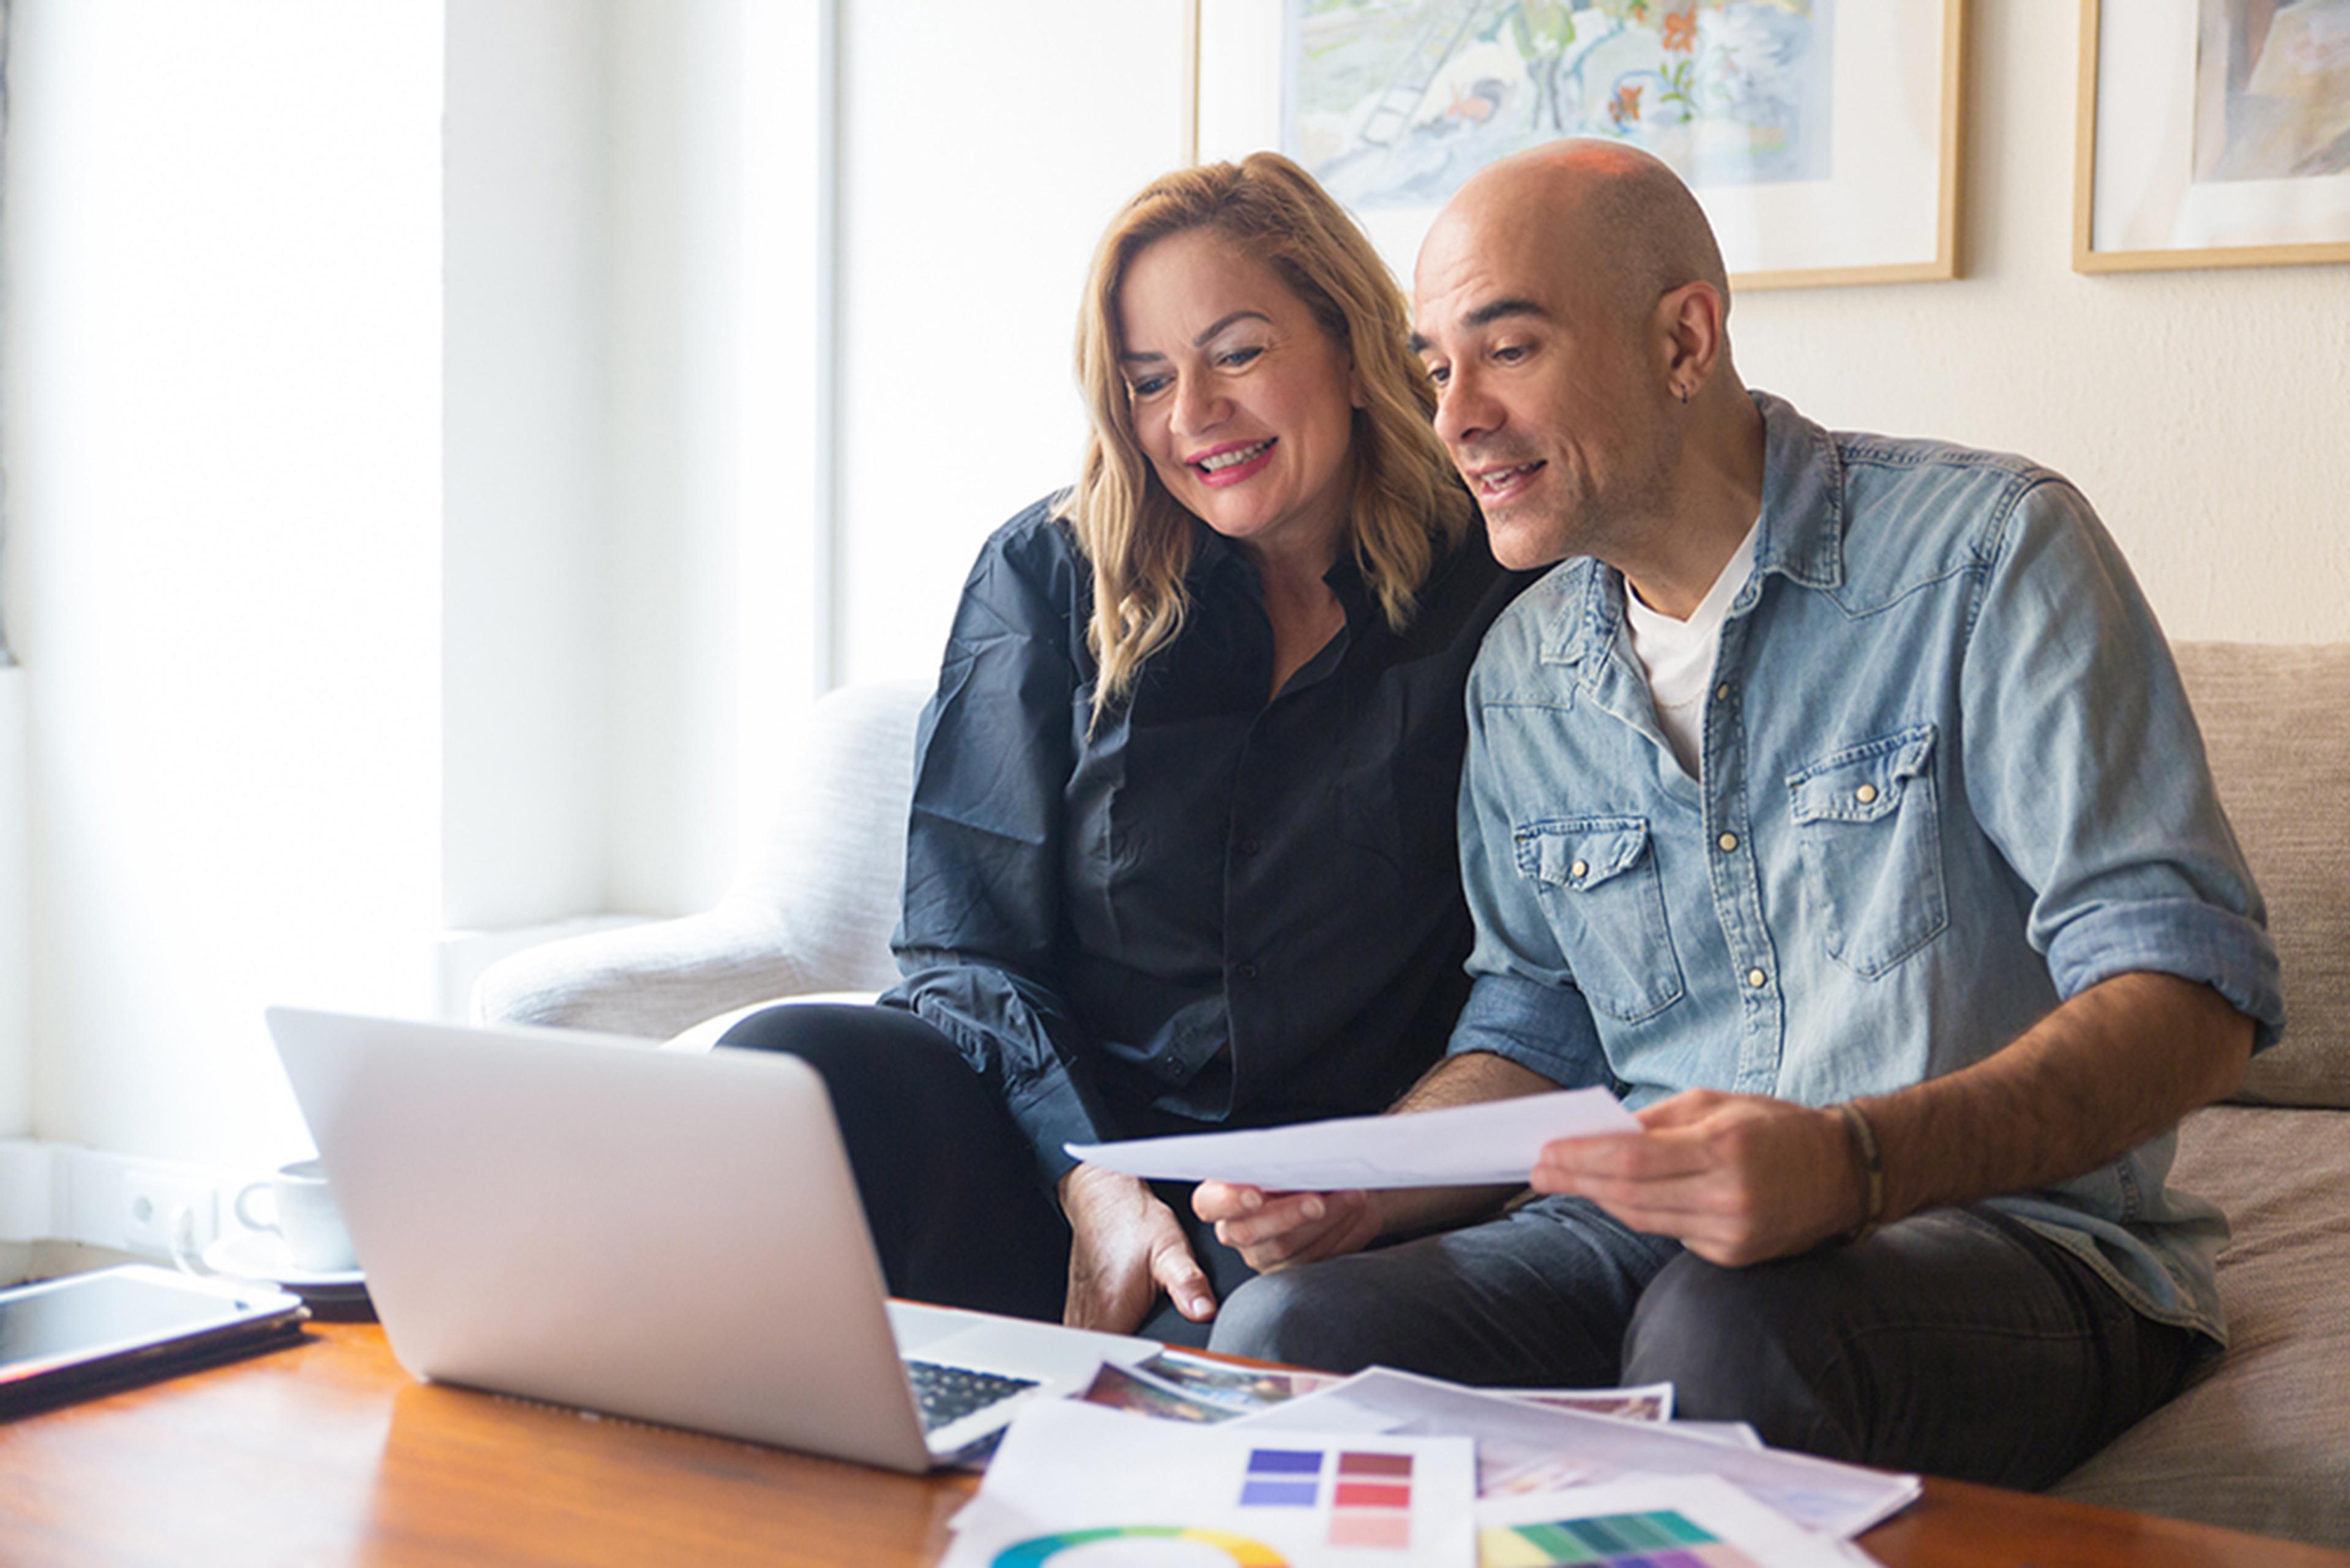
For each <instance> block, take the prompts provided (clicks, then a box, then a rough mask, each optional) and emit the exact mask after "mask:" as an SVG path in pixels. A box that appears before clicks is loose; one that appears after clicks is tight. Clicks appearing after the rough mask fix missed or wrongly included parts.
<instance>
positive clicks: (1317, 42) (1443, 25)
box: [1284, 0, 1835, 209]
mask: <svg viewBox="0 0 2350 1568" xmlns="http://www.w3.org/2000/svg"><path fill="white" fill-rule="evenodd" d="M1833 9H1834V0H1599V3H1597V4H1587V5H1575V4H1572V3H1571V0H1288V16H1287V27H1288V34H1287V38H1286V44H1287V47H1286V49H1285V51H1284V52H1285V57H1286V58H1287V59H1288V60H1289V61H1290V63H1291V72H1292V79H1291V80H1290V82H1289V84H1288V88H1287V91H1286V93H1285V95H1284V148H1285V150H1286V151H1288V152H1289V153H1290V154H1291V155H1292V156H1293V157H1295V158H1296V159H1297V161H1299V162H1301V163H1304V164H1305V166H1306V167H1307V168H1309V169H1311V170H1312V171H1314V173H1315V176H1316V177H1318V178H1319V179H1320V180H1321V181H1322V182H1323V183H1324V184H1326V185H1327V186H1328V187H1329V188H1330V190H1331V192H1333V193H1334V194H1336V196H1337V197H1338V199H1339V200H1340V201H1342V202H1347V204H1348V205H1350V206H1353V207H1356V208H1358V209H1368V208H1381V207H1425V206H1433V205H1436V204H1438V203H1440V202H1442V201H1443V200H1444V198H1445V197H1446V196H1447V195H1449V194H1450V193H1451V192H1452V191H1453V190H1454V189H1455V188H1456V187H1457V186H1459V185H1460V183H1461V182H1462V181H1463V180H1465V179H1467V178H1468V177H1469V176H1470V175H1471V174H1472V173H1474V172H1475V171H1477V170H1478V169H1480V168H1482V167H1483V166H1484V165H1485V164H1488V163H1491V162H1492V161H1495V160H1497V159H1500V158H1503V157H1506V156H1508V155H1509V154H1510V153H1513V152H1515V151H1520V150H1521V149H1523V148H1527V147H1531V146H1534V145H1535V144H1537V143H1539V142H1544V141H1549V140H1555V139H1556V138H1559V137H1563V136H1599V137H1607V138H1610V139H1613V140H1619V141H1625V142H1628V143H1630V144H1631V145H1633V146H1636V147H1639V148H1643V149H1645V150H1646V151H1649V152H1653V153H1655V154H1656V155H1657V156H1659V158H1662V159H1664V160H1665V161H1667V162H1668V163H1670V164H1671V165H1672V166H1673V167H1674V168H1675V169H1676V170H1678V171H1679V172H1680V174H1681V176H1682V177H1683V178H1684V179H1686V180H1688V181H1689V182H1690V184H1691V185H1693V186H1698V187H1700V188H1702V187H1706V186H1718V185H1755V184H1769V183H1779V182H1795V181H1816V180H1825V179H1828V178H1830V177H1831V173H1832V171H1831V169H1830V167H1829V164H1830V148H1831V145H1832V140H1833V127H1832V126H1831V125H1830V123H1829V120H1830V99H1831V93H1830V88H1831V87H1832V85H1833V80H1834V74H1835V72H1834V67H1835V49H1834V47H1833V39H1832V37H1831V36H1830V28H1831V25H1832V21H1833V15H1832V14H1833Z"/></svg>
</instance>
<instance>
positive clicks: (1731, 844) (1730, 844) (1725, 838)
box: [1714, 833, 1738, 855]
mask: <svg viewBox="0 0 2350 1568" xmlns="http://www.w3.org/2000/svg"><path fill="white" fill-rule="evenodd" d="M1714 842H1715V843H1716V844H1719V845H1721V852H1722V853H1723V854H1724V855H1727V854H1729V853H1730V852H1731V850H1733V849H1735V848H1737V847H1738V835H1736V834H1734V833H1725V834H1723V835H1722V836H1721V837H1720V838H1717V839H1715V840H1714Z"/></svg>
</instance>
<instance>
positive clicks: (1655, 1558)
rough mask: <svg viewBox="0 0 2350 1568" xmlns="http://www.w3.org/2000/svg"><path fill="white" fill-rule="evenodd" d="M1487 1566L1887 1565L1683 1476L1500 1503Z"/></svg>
mask: <svg viewBox="0 0 2350 1568" xmlns="http://www.w3.org/2000/svg"><path fill="white" fill-rule="evenodd" d="M1477 1561H1478V1564H1479V1568H1551V1565H1552V1564H1555V1563H1575V1564H1577V1565H1578V1568H1630V1565H1631V1564H1635V1563H1637V1564H1640V1565H1642V1568H1649V1565H1653V1564H1660V1563H1671V1564H1675V1565H1684V1564H1685V1565H1687V1568H1825V1565H1827V1564H1830V1563H1850V1564H1854V1565H1855V1568H1858V1565H1860V1564H1865V1563H1875V1562H1876V1561H1877V1560H1876V1559H1875V1558H1873V1557H1871V1556H1869V1555H1868V1553H1867V1552H1863V1551H1862V1550H1861V1549H1860V1548H1859V1547H1857V1546H1855V1545H1853V1544H1852V1543H1851V1542H1847V1541H1839V1540H1836V1539H1835V1537H1833V1536H1826V1535H1820V1534H1817V1533H1815V1532H1812V1531H1809V1530H1806V1529H1804V1527H1803V1526H1802V1525H1800V1524H1797V1523H1796V1522H1795V1521H1793V1520H1791V1519H1788V1518H1786V1517H1785V1516H1784V1515H1783V1514H1780V1513H1776V1512H1774V1511H1772V1510H1770V1509H1767V1508H1765V1507H1763V1505H1762V1504H1761V1503H1759V1502H1756V1501H1754V1500H1753V1499H1752V1498H1751V1497H1748V1496H1747V1495H1746V1494H1745V1493H1744V1492H1742V1491H1740V1490H1738V1489H1737V1488H1736V1487H1734V1486H1732V1485H1731V1484H1730V1483H1729V1482H1728V1481H1726V1480H1717V1479H1715V1478H1714V1477H1711V1476H1676V1477H1674V1478H1673V1479H1672V1480H1636V1481H1616V1482H1612V1483H1610V1484H1608V1485H1607V1486H1579V1487H1573V1488H1570V1489H1569V1490H1565V1491H1547V1492H1534V1493H1531V1494H1528V1495H1525V1496H1520V1497H1504V1498H1495V1499H1493V1500H1492V1501H1487V1502H1482V1503H1480V1504H1478V1505H1477Z"/></svg>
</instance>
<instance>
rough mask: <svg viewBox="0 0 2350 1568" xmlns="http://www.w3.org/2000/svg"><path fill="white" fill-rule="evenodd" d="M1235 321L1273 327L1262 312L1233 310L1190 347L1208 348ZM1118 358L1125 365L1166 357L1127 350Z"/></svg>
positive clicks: (1142, 351)
mask: <svg viewBox="0 0 2350 1568" xmlns="http://www.w3.org/2000/svg"><path fill="white" fill-rule="evenodd" d="M1235 321H1262V322H1263V323H1264V324H1265V325H1266V326H1267V327H1270V326H1272V325H1273V317H1270V316H1267V315H1266V314H1265V313H1264V312H1263V311H1262V310H1235V311H1233V312H1232V314H1231V315H1230V316H1225V317H1218V318H1217V320H1216V323H1215V325H1213V326H1212V327H1209V328H1208V329H1207V330H1206V331H1205V332H1202V333H1201V334H1200V335H1199V336H1198V337H1194V338H1192V339H1191V347H1192V348H1206V347H1207V346H1208V341H1209V339H1211V338H1212V337H1215V335H1216V334H1217V333H1219V332H1222V330H1223V329H1224V328H1225V327H1230V326H1231V325H1232V323H1233V322H1235ZM1164 358H1167V356H1166V355H1164V354H1161V353H1159V352H1158V351H1157V350H1156V349H1150V348H1128V349H1125V350H1123V351H1121V352H1120V353H1119V355H1118V361H1119V362H1120V363H1121V364H1125V363H1131V362H1133V361H1136V360H1142V359H1164Z"/></svg>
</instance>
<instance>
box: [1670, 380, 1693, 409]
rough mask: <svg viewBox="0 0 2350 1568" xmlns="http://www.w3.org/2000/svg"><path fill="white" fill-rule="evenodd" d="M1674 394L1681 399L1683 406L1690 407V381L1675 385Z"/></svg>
mask: <svg viewBox="0 0 2350 1568" xmlns="http://www.w3.org/2000/svg"><path fill="white" fill-rule="evenodd" d="M1673 395H1674V396H1675V397H1678V398H1679V399H1680V400H1681V407H1683V408H1687V407H1689V383H1687V382H1686V381H1684V382H1683V383H1681V384H1680V385H1679V386H1678V387H1675V388H1674V389H1673Z"/></svg>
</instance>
